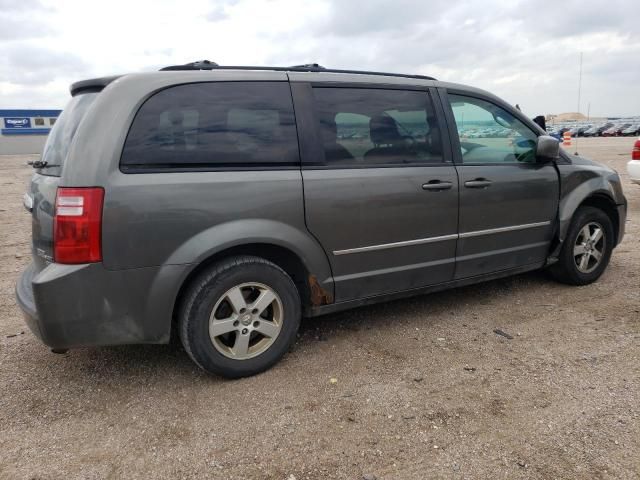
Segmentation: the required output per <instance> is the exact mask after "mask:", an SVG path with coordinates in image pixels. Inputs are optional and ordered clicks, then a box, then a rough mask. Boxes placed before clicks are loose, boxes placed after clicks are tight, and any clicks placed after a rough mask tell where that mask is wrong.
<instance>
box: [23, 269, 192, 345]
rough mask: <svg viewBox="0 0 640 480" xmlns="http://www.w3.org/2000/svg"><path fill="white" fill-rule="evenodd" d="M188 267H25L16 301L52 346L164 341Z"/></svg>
mask: <svg viewBox="0 0 640 480" xmlns="http://www.w3.org/2000/svg"><path fill="white" fill-rule="evenodd" d="M187 267H188V265H168V266H164V267H149V268H136V269H129V270H117V271H113V270H107V269H105V268H104V267H103V266H102V264H99V263H94V264H86V265H60V264H55V263H52V264H50V265H49V266H47V267H46V268H45V269H44V270H42V271H41V272H36V271H35V269H34V267H33V266H29V267H28V268H27V269H26V270H25V271H24V273H23V274H22V275H21V276H20V279H19V280H18V282H17V284H16V299H17V303H18V305H19V306H20V308H21V309H22V312H23V314H24V318H25V322H26V324H27V326H28V327H29V329H30V330H31V331H32V332H33V333H34V334H35V335H36V336H37V337H38V338H40V340H42V342H43V343H45V344H46V345H48V346H49V347H51V348H73V347H81V346H98V345H122V344H131V343H167V342H168V341H169V337H170V332H171V319H172V314H173V307H174V304H175V300H176V297H177V293H178V289H179V286H180V285H181V283H182V281H183V280H184V277H185V276H186V272H187Z"/></svg>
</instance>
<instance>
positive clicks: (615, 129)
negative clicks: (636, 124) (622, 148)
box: [602, 123, 631, 137]
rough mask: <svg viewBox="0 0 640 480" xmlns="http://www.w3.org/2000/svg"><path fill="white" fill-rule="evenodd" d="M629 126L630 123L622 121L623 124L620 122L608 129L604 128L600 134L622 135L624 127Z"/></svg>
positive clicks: (604, 135)
mask: <svg viewBox="0 0 640 480" xmlns="http://www.w3.org/2000/svg"><path fill="white" fill-rule="evenodd" d="M630 126H631V124H630V123H623V124H621V125H614V126H613V127H611V128H609V129H607V130H605V131H604V132H603V133H602V136H603V137H618V136H620V135H622V131H623V130H624V129H625V128H628V127H630Z"/></svg>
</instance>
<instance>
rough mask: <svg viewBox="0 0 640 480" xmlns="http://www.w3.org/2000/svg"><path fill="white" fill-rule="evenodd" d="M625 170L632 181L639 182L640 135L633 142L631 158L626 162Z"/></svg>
mask: <svg viewBox="0 0 640 480" xmlns="http://www.w3.org/2000/svg"><path fill="white" fill-rule="evenodd" d="M627 172H628V173H629V179H630V180H631V181H632V182H633V183H638V184H640V137H638V139H637V140H636V143H634V144H633V150H631V160H630V161H629V163H627Z"/></svg>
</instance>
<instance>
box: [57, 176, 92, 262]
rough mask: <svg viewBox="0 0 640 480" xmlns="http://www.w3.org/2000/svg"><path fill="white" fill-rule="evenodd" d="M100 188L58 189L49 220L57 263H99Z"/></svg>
mask: <svg viewBox="0 0 640 480" xmlns="http://www.w3.org/2000/svg"><path fill="white" fill-rule="evenodd" d="M103 200H104V190H103V189H102V188H95V187H91V188H66V187H60V188H58V192H57V195H56V211H55V216H54V219H53V258H54V261H55V262H57V263H92V262H100V261H102V246H101V236H102V203H103Z"/></svg>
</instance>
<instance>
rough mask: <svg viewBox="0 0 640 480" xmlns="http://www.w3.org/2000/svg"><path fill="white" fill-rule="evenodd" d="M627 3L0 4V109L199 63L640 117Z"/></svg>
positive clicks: (635, 41) (4, 0)
mask: <svg viewBox="0 0 640 480" xmlns="http://www.w3.org/2000/svg"><path fill="white" fill-rule="evenodd" d="M638 32H640V10H638V4H637V0H607V1H604V2H603V1H598V2H596V1H578V0H563V1H562V2H559V1H546V0H535V1H518V0H512V1H509V2H503V1H501V0H482V1H480V0H476V1H467V0H459V1H455V2H452V1H450V0H393V1H381V0H363V1H350V0H314V1H304V0H182V1H168V0H108V1H100V2H94V1H92V0H64V1H62V0H55V1H49V0H0V108H25V107H41V108H55V107H62V106H63V105H64V103H65V102H66V101H67V99H68V86H69V84H70V83H71V82H73V81H75V80H79V79H83V78H88V77H92V76H102V75H109V74H114V73H126V72H132V71H141V70H154V69H157V68H158V67H161V66H165V65H171V64H177V63H186V62H189V61H193V60H199V59H203V58H206V59H210V60H213V61H216V62H218V63H220V64H227V65H294V64H300V63H309V62H317V63H320V64H321V65H324V66H327V67H333V68H349V69H369V70H381V71H391V72H402V73H421V74H427V75H432V76H435V77H436V78H438V79H442V80H448V81H453V82H459V83H466V84H470V85H474V86H477V87H480V88H485V89H487V90H490V91H492V92H493V93H496V94H497V95H499V96H501V97H503V98H505V99H506V100H507V101H509V102H511V103H513V104H515V103H519V104H520V106H521V107H522V109H523V110H524V111H525V112H526V113H528V114H530V115H532V116H533V115H536V114H540V113H561V112H567V111H576V109H577V108H578V98H577V97H578V95H577V85H578V71H579V59H580V52H584V63H583V81H582V101H581V111H582V112H583V113H586V112H587V105H588V104H590V113H591V115H592V116H605V115H622V116H624V115H638V114H640V33H638Z"/></svg>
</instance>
